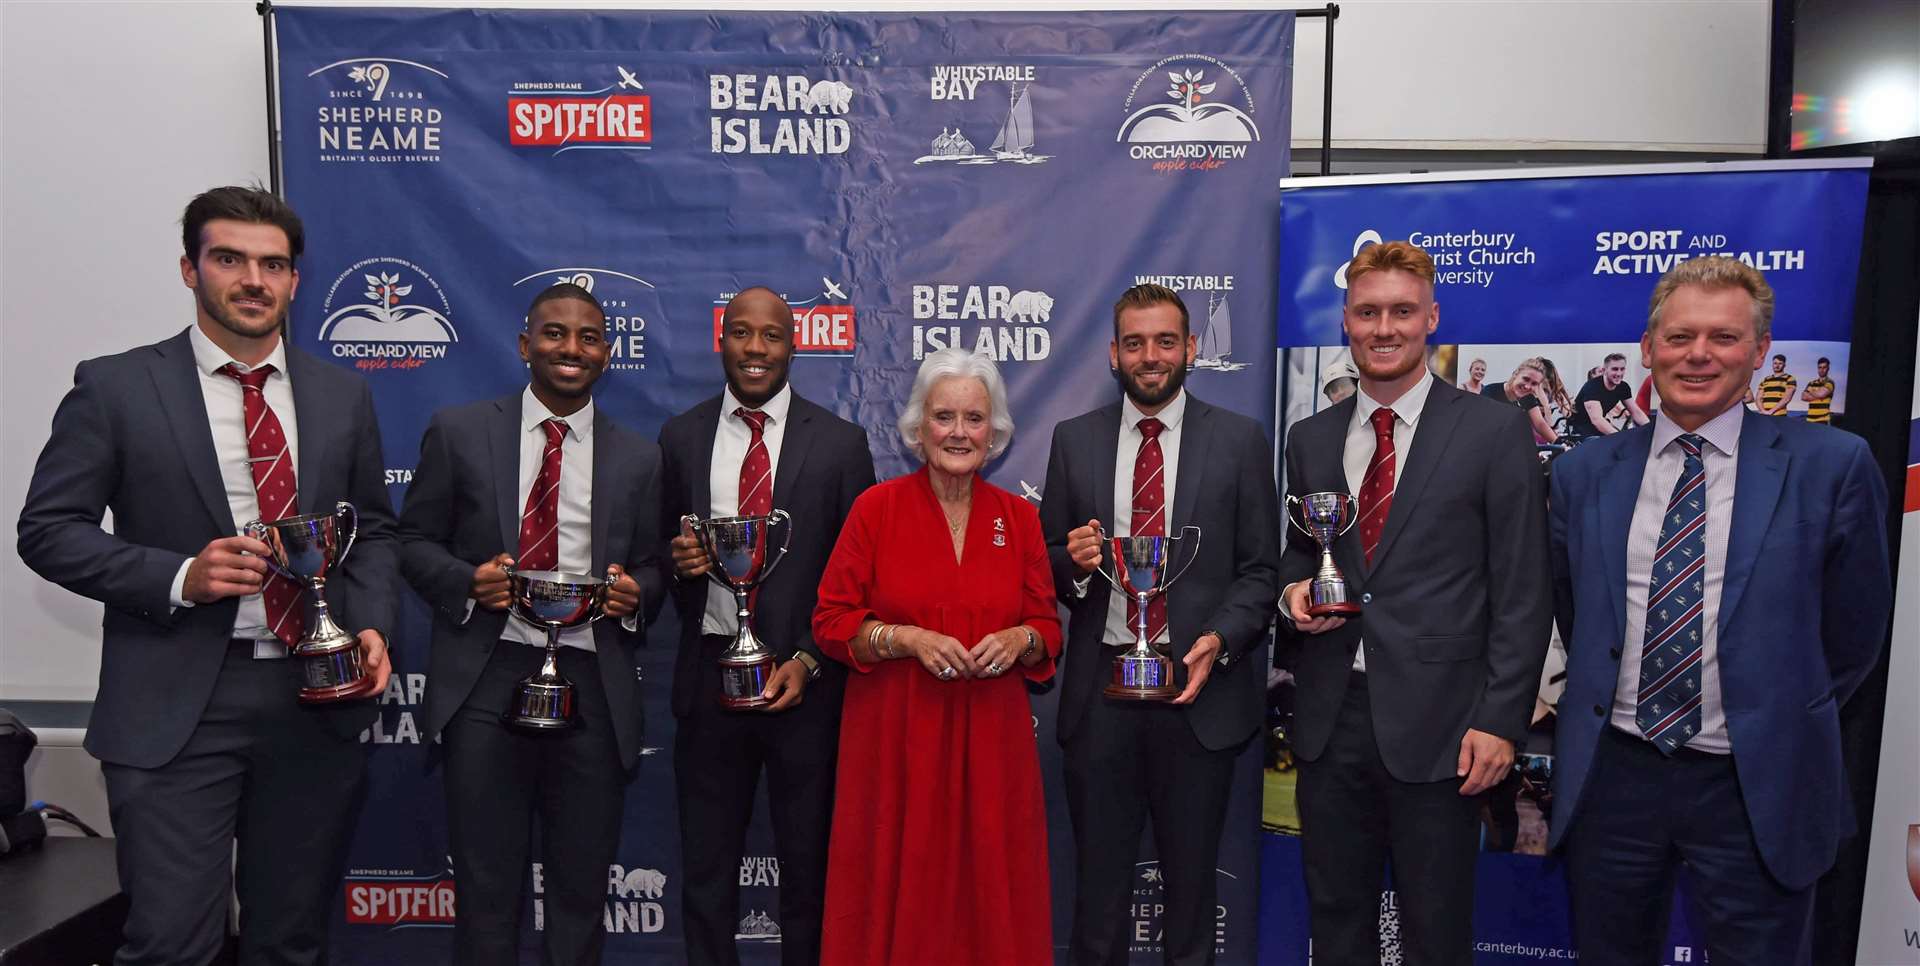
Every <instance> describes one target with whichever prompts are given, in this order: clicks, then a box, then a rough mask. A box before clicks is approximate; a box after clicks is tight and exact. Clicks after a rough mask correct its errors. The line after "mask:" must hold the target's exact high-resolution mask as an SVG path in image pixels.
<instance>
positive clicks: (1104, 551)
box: [1093, 523, 1133, 597]
mask: <svg viewBox="0 0 1920 966" xmlns="http://www.w3.org/2000/svg"><path fill="white" fill-rule="evenodd" d="M1093 532H1094V533H1097V534H1099V535H1100V556H1101V558H1102V559H1101V561H1100V563H1099V564H1098V565H1096V566H1095V567H1094V568H1093V571H1094V573H1097V574H1099V575H1100V576H1102V577H1105V578H1107V583H1109V584H1112V585H1113V590H1114V592H1115V593H1117V594H1119V595H1120V596H1122V597H1131V596H1133V595H1132V594H1129V593H1127V588H1125V587H1122V586H1120V581H1118V580H1115V579H1114V576H1113V575H1112V574H1110V573H1107V562H1106V559H1105V558H1107V557H1114V554H1113V541H1111V540H1109V539H1107V528H1106V527H1104V526H1102V525H1100V524H1097V523H1096V524H1094V526H1093ZM1113 563H1114V566H1116V567H1117V566H1119V565H1120V560H1119V558H1118V557H1114V561H1113Z"/></svg>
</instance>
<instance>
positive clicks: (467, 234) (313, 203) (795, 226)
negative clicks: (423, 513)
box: [272, 6, 1293, 963]
mask: <svg viewBox="0 0 1920 966" xmlns="http://www.w3.org/2000/svg"><path fill="white" fill-rule="evenodd" d="M272 16H273V25H274V32H275V38H276V44H277V57H278V63H277V77H276V80H277V84H278V97H279V112H278V117H277V120H278V124H279V131H278V133H279V135H280V137H281V141H282V147H283V150H282V164H283V175H284V185H285V189H286V193H287V196H288V198H289V199H290V200H291V201H292V202H293V203H294V205H295V207H296V208H297V209H298V210H299V211H300V212H301V214H302V216H303V217H304V218H305V219H306V223H307V228H308V231H309V239H310V243H309V247H308V251H307V255H306V257H305V258H304V259H303V260H302V262H301V266H300V268H301V272H302V275H303V278H304V281H305V286H304V287H303V290H302V295H301V297H300V299H299V301H297V302H296V303H295V305H294V313H293V319H292V326H293V334H294V339H295V341H296V343H298V344H299V345H300V346H301V347H303V348H306V349H308V350H310V351H313V352H315V353H317V354H319V355H321V356H323V357H326V358H329V359H331V360H333V361H335V362H336V363H337V364H339V365H342V366H348V367H352V368H355V369H357V370H360V371H362V372H364V373H365V374H366V375H367V377H368V378H369V379H370V380H371V381H372V382H373V385H374V393H375V398H376V401H377V405H378V407H379V416H380V421H381V430H382V434H383V439H384V443H385V449H386V453H387V463H388V466H389V467H390V468H389V470H388V478H389V482H390V483H391V484H392V495H393V497H394V501H395V503H396V505H399V504H400V503H401V502H402V501H403V500H404V499H405V489H406V483H407V481H408V479H409V478H410V476H411V474H412V469H413V466H414V464H415V461H416V459H417V453H418V443H419V439H420V435H421V433H422V431H423V430H424V429H425V427H426V424H427V419H428V417H429V416H430V414H431V413H432V412H433V411H434V410H435V409H438V408H440V407H443V406H447V405H450V404H454V403H460V402H466V401H469V400H473V399H477V398H483V397H489V396H496V395H500V394H504V393H507V392H510V391H513V390H515V389H517V388H518V387H519V386H521V385H523V384H524V381H525V378H526V375H525V370H524V367H523V366H522V364H521V363H520V361H519V358H518V356H517V354H516V351H515V342H514V340H515V335H516V333H517V332H518V331H519V330H520V329H521V327H522V324H523V318H524V313H525V310H526V307H527V304H528V303H529V302H530V301H531V299H532V298H533V296H534V295H535V294H536V293H537V292H538V291H539V290H540V289H542V288H544V287H545V286H547V285H548V284H550V283H552V282H555V281H560V280H572V281H576V282H579V283H580V284H582V285H586V286H588V287H589V288H590V289H591V290H592V291H593V293H594V294H595V295H596V296H597V297H598V298H599V299H601V301H602V302H603V303H604V305H605V306H606V308H607V313H608V317H609V325H610V330H611V331H610V335H611V336H612V337H613V340H614V349H615V351H614V358H613V362H612V365H611V367H610V369H609V371H608V373H607V375H606V376H605V377H604V378H603V380H602V381H601V383H600V387H599V390H598V400H599V404H600V405H602V406H603V407H605V409H606V411H607V412H609V413H610V414H611V415H612V416H614V418H616V419H619V420H621V421H623V422H625V423H626V424H628V425H630V426H632V427H634V428H636V429H638V430H639V431H641V432H644V433H646V434H648V435H652V434H653V433H655V432H656V431H657V430H658V428H659V426H660V425H661V423H662V422H663V421H664V420H665V419H666V418H667V417H668V416H670V415H672V414H674V413H676V412H679V411H681V410H683V409H686V408H688V407H690V406H692V405H693V404H694V403H696V402H698V401H699V400H701V399H704V398H706V397H708V396H711V395H713V394H715V393H717V392H718V391H719V388H720V385H721V373H720V366H719V359H718V355H717V352H716V340H715V333H716V321H717V317H718V314H719V311H720V308H721V306H722V305H724V303H725V302H726V301H727V299H728V298H729V297H731V296H732V295H733V294H734V293H735V292H737V291H739V290H740V289H742V288H744V287H747V286H750V285H757V284H764V285H767V286H770V287H772V288H773V289H775V290H777V291H780V292H782V293H783V294H785V295H786V297H787V299H788V301H789V302H790V303H791V304H792V305H793V306H794V308H795V310H796V321H797V323H798V326H797V331H796V341H797V346H798V349H799V353H800V358H798V359H797V360H796V361H795V364H794V368H793V383H794V385H795V387H796V389H797V390H798V391H799V392H800V393H801V394H802V395H804V396H807V397H809V398H811V399H813V400H815V401H817V402H820V403H822V404H825V405H828V406H829V407H831V408H833V409H835V410H836V411H838V412H839V413H840V414H842V415H844V416H846V417H848V418H850V419H852V420H854V421H855V422H857V423H859V424H861V425H862V426H864V427H866V428H867V429H868V431H869V434H870V439H871V443H872V447H873V451H874V455H875V458H876V461H877V463H878V466H879V470H880V475H881V476H882V477H883V478H884V477H887V476H892V475H896V474H898V473H901V472H904V471H906V470H907V469H909V468H910V466H911V460H912V457H911V456H910V455H909V453H908V451H907V449H906V448H905V446H904V445H903V444H902V442H901V440H900V438H899V434H898V432H897V430H895V428H894V421H895V418H896V417H897V415H898V414H899V411H900V408H901V405H902V403H903V402H904V400H905V397H906V395H907V391H908V389H909V387H910V385H911V382H912V377H913V373H914V371H915V369H916V368H917V365H918V361H919V359H920V358H921V357H922V356H924V354H925V353H927V352H929V351H932V350H934V349H938V348H940V347H943V346H949V345H960V346H966V347H970V348H976V349H978V350H979V351H982V352H986V353H988V354H990V355H992V356H993V357H994V358H995V359H997V360H999V362H1000V363H1001V366H1002V372H1003V374H1004V375H1005V376H1006V378H1007V381H1008V384H1009V389H1010V392H1011V399H1012V402H1011V409H1012V415H1013V417H1014V419H1015V421H1016V422H1017V424H1018V426H1019V427H1020V428H1019V430H1018V431H1017V432H1016V434H1015V436H1014V440H1013V445H1012V446H1011V448H1010V449H1009V450H1008V452H1007V453H1006V454H1005V455H1004V456H1003V457H1002V458H1000V459H999V461H998V462H996V463H995V464H993V465H992V467H991V468H990V478H991V479H992V480H993V481H994V482H996V483H998V484H999V485H1001V486H1003V487H1006V488H1008V489H1010V490H1013V491H1014V492H1018V493H1024V494H1026V495H1027V496H1029V497H1030V498H1033V499H1037V498H1038V496H1039V491H1038V484H1039V483H1040V482H1041V481H1042V480H1043V479H1044V469H1045V464H1046V458H1047V440H1048V438H1049V435H1050V430H1051V427H1052V425H1053V424H1054V423H1055V422H1057V421H1059V420H1060V419H1063V418H1066V417H1068V416H1072V415H1076V414H1078V413H1080V412H1084V411H1086V410H1087V409H1089V408H1092V407H1094V406H1097V405H1102V404H1104V403H1106V402H1108V401H1110V400H1112V399H1113V398H1115V397H1116V396H1117V394H1118V390H1117V387H1116V386H1115V384H1114V382H1113V380H1112V378H1111V376H1110V374H1109V372H1108V366H1107V345H1108V342H1109V338H1110V331H1111V329H1110V325H1111V321H1110V319H1111V315H1110V312H1111V305H1112V303H1113V301H1114V299H1115V298H1116V297H1117V296H1118V295H1119V293H1120V292H1121V291H1122V290H1124V289H1125V288H1127V287H1128V286H1130V285H1133V284H1135V283H1136V282H1140V281H1146V280H1153V281H1158V282H1161V283H1163V284H1166V285H1169V286H1171V287H1173V288H1175V289H1179V290H1181V291H1182V292H1183V293H1184V295H1185V297H1186V299H1187V300H1188V304H1189V307H1190V309H1191V311H1192V316H1193V325H1194V328H1195V331H1196V332H1197V333H1198V334H1199V335H1200V336H1201V339H1202V355H1203V357H1204V358H1203V359H1202V361H1201V364H1200V368H1199V370H1198V371H1197V372H1196V373H1195V374H1194V376H1193V378H1192V379H1191V380H1190V382H1189V386H1190V387H1192V389H1193V390H1194V391H1195V392H1196V394H1197V395H1199V396H1202V397H1204V398H1206V399H1208V400H1209V401H1211V402H1214V403H1217V404H1220V405H1224V406H1227V407H1229V408H1232V409H1236V410H1239V411H1242V412H1245V413H1248V414H1251V415H1256V416H1259V417H1261V418H1262V419H1263V420H1264V421H1270V420H1271V414H1272V413H1273V396H1272V392H1273V386H1274V369H1273V366H1274V356H1273V353H1272V351H1271V350H1272V346H1273V342H1272V320H1273V318H1274V317H1275V302H1274V287H1273V276H1272V266H1273V265H1274V264H1275V263H1276V260H1277V231H1276V227H1275V226H1276V221H1275V218H1276V213H1277V207H1278V191H1277V190H1276V188H1275V184H1276V182H1277V180H1278V179H1279V178H1281V177H1282V176H1284V174H1285V173H1286V171H1287V144H1288V138H1289V109H1290V104H1291V76H1292V39H1293V18H1292V15H1291V14H1287V13H1275V12H1209V13H1182V14H1179V15H1172V14H1165V13H1147V12H1135V13H1092V12H1079V13H1060V14H983V15H977V16H971V15H967V16H963V15H941V14H921V15H906V14H873V15H842V14H825V13H819V14H810V13H743V14H709V13H699V14H693V13H686V14H680V13H661V12H653V11H594V12H586V11H568V10H505V9H488V10H457V9H394V8H380V9H368V8H325V7H304V6H302V7H282V8H275V10H274V11H273V14H272ZM426 628H427V623H426V612H425V609H424V608H422V607H415V608H413V609H412V610H411V611H410V612H409V614H408V615H407V616H406V618H405V619H404V621H403V626H402V627H401V628H399V629H398V630H399V633H398V634H396V636H395V647H396V656H397V664H398V666H399V668H400V671H401V672H402V673H400V674H398V675H396V677H395V684H394V685H393V687H392V688H390V689H389V691H388V693H387V695H386V697H385V699H384V701H385V705H384V711H383V714H382V716H381V719H380V722H379V724H378V725H377V726H376V727H375V728H374V729H373V730H372V731H370V732H369V733H368V735H367V740H369V741H370V742H373V743H375V744H377V745H378V746H379V747H377V748H375V749H374V765H373V770H372V776H371V795H370V800H369V803H368V807H367V810H366V813H365V815H364V816H363V818H362V820H361V825H360V830H359V833H358V835H357V836H356V839H355V841H354V844H353V848H352V853H351V856H350V871H349V876H348V880H347V882H346V885H345V887H344V890H343V893H342V896H341V909H340V916H341V917H342V921H343V922H344V926H343V928H340V929H337V930H336V931H335V936H336V939H335V950H334V956H335V959H336V961H339V962H344V963H362V962H364V963H416V962H434V961H444V960H445V959H446V956H447V950H448V948H449V946H448V943H449V935H448V932H447V930H446V928H445V927H446V926H448V925H449V924H450V922H451V918H452V913H453V889H452V881H453V874H454V870H451V869H449V868H448V862H447V859H446V828H445V818H444V809H443V803H442V798H441V781H440V773H439V762H438V758H437V755H436V754H434V752H433V749H432V748H431V746H430V744H426V743H422V742H421V734H420V728H421V722H420V721H419V720H418V719H417V714H418V712H419V710H420V708H421V704H420V702H421V698H422V694H423V692H424V689H425V688H427V687H431V682H428V681H426V680H425V678H424V675H423V674H422V673H421V669H422V668H424V667H425V665H426V653H425V651H426ZM675 633H676V630H675V628H674V627H673V626H671V614H670V613H669V615H668V619H667V620H666V621H664V622H663V623H662V624H661V625H660V626H657V627H655V628H654V629H653V630H652V632H651V634H650V639H651V647H650V650H649V653H648V655H647V656H646V657H645V658H644V660H643V664H644V666H643V667H642V669H641V673H642V676H643V687H642V690H643V695H644V700H645V702H646V704H647V706H648V709H649V711H648V722H647V728H648V730H647V735H648V742H649V744H650V745H652V746H653V747H652V748H649V749H648V752H647V755H646V756H645V757H643V758H642V765H641V768H640V772H639V775H638V777H637V778H636V779H635V781H634V782H633V784H632V785H631V786H630V790H629V795H628V806H627V820H626V825H625V830H624V836H623V840H622V843H621V846H620V850H619V861H618V864H616V865H615V866H613V867H612V868H610V869H609V870H608V879H607V907H606V917H605V921H606V927H607V929H608V931H609V932H610V933H611V934H612V935H610V937H609V961H623V962H632V961H635V959H636V957H641V956H644V957H646V958H647V959H649V960H651V959H655V958H659V959H666V958H677V957H678V955H679V934H680V928H681V926H680V919H681V915H680V910H679V908H678V896H679V889H678V887H679V885H680V882H679V870H680V869H681V867H682V866H681V862H680V858H679V855H678V845H677V837H676V831H675V829H676V818H675V815H674V809H673V795H672V788H671V784H670V783H671V781H672V769H671V767H670V764H671V762H670V760H669V756H670V752H669V751H667V749H671V748H672V746H673V742H672V737H673V721H672V718H671V716H670V715H669V714H668V713H667V711H666V708H667V688H668V684H669V682H668V680H667V674H668V673H670V669H671V666H672V653H671V652H672V650H673V646H674V641H675ZM1052 704H1053V702H1052V699H1051V697H1050V696H1043V697H1040V698H1037V699H1036V700H1035V724H1036V731H1037V734H1038V738H1039V743H1040V749H1041V761H1042V771H1043V774H1044V775H1045V776H1046V781H1047V792H1048V805H1049V817H1050V822H1049V829H1048V833H1049V841H1050V852H1051V859H1052V862H1051V866H1052V869H1053V883H1054V888H1055V895H1056V899H1055V902H1054V914H1055V921H1056V937H1057V938H1058V939H1059V940H1061V941H1064V937H1065V926H1066V921H1067V918H1068V912H1069V910H1070V908H1071V906H1070V902H1069V901H1068V899H1069V897H1070V896H1071V895H1072V891H1071V890H1072V886H1073V883H1072V875H1071V868H1072V867H1071V864H1070V861H1069V860H1070V857H1071V838H1070V835H1069V833H1068V829H1067V825H1066V815H1065V807H1064V803H1063V800H1062V798H1061V781H1062V780H1061V777H1060V769H1059V760H1058V751H1057V748H1056V745H1055V743H1054V738H1053V710H1052ZM1253 759H1254V756H1253V755H1252V754H1251V753H1250V754H1249V757H1248V760H1247V763H1246V764H1247V768H1246V770H1245V772H1244V774H1243V776H1242V778H1243V790H1242V794H1240V795H1238V796H1237V798H1236V800H1235V805H1234V811H1233V814H1232V818H1231V830H1230V832H1229V840H1228V843H1227V847H1226V849H1225V850H1224V852H1223V858H1222V860H1221V868H1220V870H1219V875H1220V880H1221V883H1222V890H1221V908H1220V912H1219V917H1220V918H1219V950H1220V952H1221V954H1222V956H1223V958H1224V959H1226V960H1227V961H1242V962H1244V961H1250V960H1251V959H1252V957H1253V955H1254V950H1255V918H1256V917H1255V908H1256V907H1255V903H1256V885H1255V883H1256V876H1257V871H1258V867H1259V861H1258V858H1257V854H1258V847H1257V835H1258V831H1257V809H1258V802H1259V795H1258V792H1257V786H1258V768H1257V763H1256V762H1255V761H1254V760H1253ZM763 814H764V810H763ZM748 851H749V855H748V857H747V859H746V861H745V862H744V863H743V865H742V868H741V871H740V876H741V883H742V885H743V886H744V887H745V888H744V890H743V891H744V901H743V906H742V908H741V910H740V917H741V930H740V932H741V935H742V942H743V944H745V945H746V946H747V949H746V953H747V955H748V958H750V959H760V960H771V959H772V958H773V957H775V956H777V953H778V949H779V947H778V946H777V945H776V943H777V941H778V935H777V929H776V927H775V924H774V923H773V921H772V919H771V918H770V917H774V916H777V914H778V903H777V889H778V886H779V875H780V873H779V866H778V862H777V860H776V859H775V857H774V855H773V849H772V842H771V835H770V834H769V833H768V831H767V829H766V827H765V825H764V821H762V823H761V824H758V825H756V827H755V828H754V829H753V830H752V832H751V833H750V836H749V840H748ZM1141 860H1142V861H1141V866H1140V870H1139V878H1138V881H1137V883H1136V895H1137V901H1136V903H1135V905H1134V907H1133V909H1132V910H1131V911H1130V912H1131V916H1132V919H1133V921H1132V922H1131V923H1130V924H1129V925H1128V928H1129V930H1130V932H1131V933H1132V934H1133V935H1134V936H1135V938H1136V945H1135V949H1136V953H1137V954H1138V955H1139V957H1140V958H1141V959H1142V961H1146V960H1149V959H1157V958H1158V946H1157V933H1158V921H1157V920H1158V908H1159V906H1158V890H1159V886H1158V876H1157V874H1156V872H1157V870H1156V869H1155V868H1154V866H1153V862H1152V855H1151V853H1150V852H1144V853H1143V854H1142V855H1141ZM528 883H529V887H528V899H529V918H528V922H529V923H530V924H532V926H533V927H534V928H533V929H529V930H528V932H527V935H526V937H525V938H526V942H527V944H528V946H529V947H530V948H531V947H532V945H533V944H534V943H535V942H537V933H536V932H535V930H536V929H537V928H538V926H539V923H540V921H541V920H540V907H539V900H540V891H541V876H540V870H539V869H538V867H535V868H533V869H530V870H529V879H528ZM929 912H930V914H931V913H932V911H929Z"/></svg>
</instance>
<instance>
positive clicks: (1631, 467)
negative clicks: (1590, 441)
mask: <svg viewBox="0 0 1920 966" xmlns="http://www.w3.org/2000/svg"><path fill="white" fill-rule="evenodd" d="M1631 432H1636V433H1638V434H1639V436H1640V438H1636V439H1630V440H1627V441H1626V442H1625V443H1623V444H1622V445H1621V446H1619V447H1618V448H1616V449H1615V450H1614V451H1613V458H1614V465H1613V466H1612V467H1610V472H1608V473H1606V474H1605V475H1604V476H1603V477H1602V479H1601V481H1600V486H1599V491H1600V492H1599V499H1598V500H1597V501H1596V502H1597V504H1598V505H1597V506H1596V507H1595V509H1594V510H1593V511H1592V512H1594V513H1597V514H1599V516H1600V526H1599V527H1598V528H1597V529H1596V530H1595V531H1594V532H1595V533H1599V534H1601V535H1602V536H1601V539H1600V552H1601V554H1602V555H1603V556H1602V563H1603V564H1604V566H1603V567H1602V568H1601V569H1602V571H1603V572H1604V573H1605V574H1606V575H1607V582H1608V584H1609V585H1610V586H1609V587H1608V588H1607V589H1608V593H1607V597H1608V598H1609V599H1610V600H1612V601H1613V637H1612V640H1619V639H1621V638H1622V637H1624V636H1625V635H1626V633H1627V540H1628V539H1629V537H1630V534H1629V533H1628V531H1630V530H1631V529H1633V506H1634V504H1635V503H1636V502H1638V501H1639V499H1640V485H1641V482H1642V480H1643V479H1644V478H1645V477H1646V473H1647V459H1648V457H1649V456H1650V451H1651V450H1652V448H1653V430H1651V429H1637V430H1632V431H1631Z"/></svg>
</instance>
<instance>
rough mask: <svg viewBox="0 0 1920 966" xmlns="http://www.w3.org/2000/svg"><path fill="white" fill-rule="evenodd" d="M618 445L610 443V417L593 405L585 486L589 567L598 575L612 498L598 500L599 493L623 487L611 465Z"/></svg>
mask: <svg viewBox="0 0 1920 966" xmlns="http://www.w3.org/2000/svg"><path fill="white" fill-rule="evenodd" d="M618 452H619V448H618V447H616V446H615V445H613V420H611V419H608V418H607V415H606V414H605V413H603V412H601V410H600V407H598V406H595V407H593V479H592V480H590V481H589V483H590V485H589V486H588V487H587V507H588V511H589V513H590V514H591V516H592V521H591V525H590V527H589V530H590V533H591V536H590V539H591V540H592V541H593V544H592V547H593V570H592V571H591V573H595V574H601V573H605V572H606V570H607V562H608V559H609V554H608V552H607V532H608V521H607V516H608V514H610V513H612V512H613V499H614V498H608V499H604V500H603V499H600V498H599V496H600V494H602V493H609V494H614V493H621V492H624V491H625V488H624V487H622V486H621V485H620V482H621V481H620V477H619V471H618V470H616V469H615V468H614V466H613V460H614V457H615V456H616V455H618Z"/></svg>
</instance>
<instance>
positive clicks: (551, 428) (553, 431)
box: [540, 417, 567, 446]
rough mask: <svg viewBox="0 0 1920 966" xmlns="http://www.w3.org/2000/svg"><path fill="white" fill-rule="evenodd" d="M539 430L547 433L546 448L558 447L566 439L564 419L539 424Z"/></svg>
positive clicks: (556, 418) (554, 419) (565, 422)
mask: <svg viewBox="0 0 1920 966" xmlns="http://www.w3.org/2000/svg"><path fill="white" fill-rule="evenodd" d="M540 428H541V429H544V430H546V431H547V445H548V446H558V445H560V441H561V440H563V439H566V438H567V421H566V420H564V419H560V418H558V417H555V418H553V419H549V420H547V421H545V422H543V423H541V424H540Z"/></svg>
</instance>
